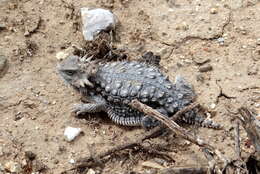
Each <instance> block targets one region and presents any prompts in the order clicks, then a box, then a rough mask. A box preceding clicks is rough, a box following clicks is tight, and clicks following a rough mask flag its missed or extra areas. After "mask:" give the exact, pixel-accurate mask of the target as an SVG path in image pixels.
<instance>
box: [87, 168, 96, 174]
mask: <svg viewBox="0 0 260 174" xmlns="http://www.w3.org/2000/svg"><path fill="white" fill-rule="evenodd" d="M87 174H96V172H95V171H94V170H93V169H91V168H90V169H88V172H87Z"/></svg>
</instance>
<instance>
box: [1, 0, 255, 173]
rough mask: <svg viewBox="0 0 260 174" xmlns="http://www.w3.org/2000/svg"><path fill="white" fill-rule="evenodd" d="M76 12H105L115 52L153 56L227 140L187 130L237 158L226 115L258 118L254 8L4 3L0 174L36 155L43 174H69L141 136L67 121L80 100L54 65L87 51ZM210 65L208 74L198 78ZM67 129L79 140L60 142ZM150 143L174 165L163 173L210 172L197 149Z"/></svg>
mask: <svg viewBox="0 0 260 174" xmlns="http://www.w3.org/2000/svg"><path fill="white" fill-rule="evenodd" d="M81 7H103V8H108V9H111V10H112V11H113V13H114V14H116V15H117V17H118V19H119V21H120V25H119V27H118V29H117V31H116V33H117V35H118V36H119V38H120V41H118V42H117V43H116V45H117V46H118V47H120V48H125V49H126V50H127V51H128V53H129V55H130V56H131V57H130V58H131V59H138V58H139V57H140V56H141V55H142V54H143V52H145V51H147V50H150V51H153V52H155V53H156V54H159V55H160V56H161V57H162V61H161V65H162V67H163V69H164V71H165V73H166V74H167V75H169V77H170V79H171V80H174V77H175V76H176V74H181V75H182V76H184V77H185V78H186V79H188V81H189V82H190V83H191V84H193V85H194V87H195V90H196V93H197V94H198V101H199V102H200V103H201V104H203V105H204V106H206V107H209V108H210V109H211V110H212V111H215V113H216V114H215V116H214V117H213V120H214V121H216V122H219V123H221V124H222V125H223V126H224V130H212V129H207V128H197V127H195V126H185V127H186V128H187V129H189V130H190V131H191V132H193V133H196V134H197V135H198V136H200V137H202V138H204V139H206V140H207V141H208V142H210V143H211V144H213V145H214V146H215V147H217V148H219V149H220V150H221V151H222V152H223V153H224V155H226V156H229V157H230V158H232V157H234V155H235V153H234V133H233V130H234V129H233V128H234V122H232V117H231V116H232V114H231V113H230V112H229V111H228V110H227V108H231V110H235V109H236V108H237V107H239V106H241V105H247V106H249V107H250V108H253V109H255V110H256V112H258V114H260V71H259V68H260V3H259V1H258V0H237V1H231V0H196V1H192V0H161V1H156V0H140V1H134V0H93V1H82V0H0V24H1V25H4V27H3V28H1V27H0V51H1V53H0V54H1V55H4V56H5V57H6V58H7V59H8V63H7V65H8V69H7V71H6V73H5V74H4V75H3V76H2V77H1V79H0V117H1V121H0V164H1V166H2V167H3V166H4V165H5V164H6V162H8V161H16V162H18V163H20V164H22V163H23V159H24V152H25V151H32V152H33V153H35V154H36V155H37V157H36V158H37V160H38V161H39V162H41V163H43V164H45V165H46V166H47V167H48V170H47V171H45V173H55V174H56V173H61V172H62V171H64V170H66V169H69V168H71V167H73V165H72V164H71V163H69V161H70V160H71V159H77V158H79V157H84V156H88V155H90V154H91V153H98V152H101V151H103V150H106V149H108V148H110V147H113V146H114V145H116V144H119V143H123V142H127V141H129V140H130V139H135V138H136V137H138V135H140V134H141V133H142V132H144V130H141V129H138V128H136V129H134V128H131V129H130V128H124V127H120V126H117V125H115V124H113V123H112V122H111V121H110V120H108V119H107V118H106V115H94V116H89V118H88V119H86V120H83V119H77V118H75V117H73V114H71V108H72V105H73V104H74V103H77V102H79V99H80V96H79V95H78V94H77V93H75V92H74V91H73V90H72V89H70V88H68V87H67V86H65V85H64V84H63V82H62V80H61V79H60V77H59V76H58V74H57V72H56V64H57V62H58V60H57V59H56V57H55V55H56V53H57V52H59V51H62V50H64V49H66V48H68V47H69V46H71V45H72V44H74V45H79V46H82V45H83V44H84V41H83V36H82V32H81V27H80V25H79V22H78V21H79V18H78V14H79V9H80V8H81ZM223 41H224V42H223ZM205 61H206V63H205V64H204V65H200V64H202V63H204V62H205ZM209 65H210V66H212V68H213V69H212V70H210V71H208V72H200V69H201V68H202V66H209ZM202 69H203V68H202ZM67 126H73V127H80V128H81V129H82V130H83V132H84V134H83V135H80V136H79V137H78V138H77V139H76V140H75V141H74V142H71V143H69V142H67V141H65V140H64V136H63V132H64V129H65V127H67ZM241 134H242V149H243V156H244V157H245V156H246V155H247V153H249V152H251V151H252V148H251V147H246V146H245V140H246V134H245V132H244V131H243V130H242V133H241ZM150 143H157V144H159V143H164V144H166V145H167V148H169V149H171V150H172V151H171V152H169V153H170V154H171V155H172V157H173V158H174V159H175V163H166V167H167V166H204V165H206V164H207V161H206V160H205V158H204V156H203V154H202V152H201V151H200V150H199V148H198V147H196V146H195V145H192V144H190V143H188V142H187V141H184V140H182V139H181V138H178V137H175V136H172V135H171V136H168V137H163V138H158V139H156V140H151V141H150ZM129 153H130V154H131V152H129ZM128 158H129V159H128ZM152 158H153V157H150V159H152ZM148 159H149V155H148V156H147V155H143V153H141V152H140V153H137V154H134V155H132V156H131V155H130V157H129V156H127V158H126V157H122V158H118V159H115V160H112V161H109V162H108V163H107V164H106V166H105V168H104V169H103V170H102V173H114V174H115V173H130V172H131V171H135V172H139V173H153V172H155V171H154V169H150V168H145V167H143V166H142V165H141V164H142V162H143V161H145V160H148ZM93 169H94V170H95V171H96V173H100V172H101V169H100V168H93ZM0 173H1V171H0Z"/></svg>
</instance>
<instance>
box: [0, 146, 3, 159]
mask: <svg viewBox="0 0 260 174" xmlns="http://www.w3.org/2000/svg"><path fill="white" fill-rule="evenodd" d="M3 155H4V151H3V147H2V146H0V157H1V156H3Z"/></svg>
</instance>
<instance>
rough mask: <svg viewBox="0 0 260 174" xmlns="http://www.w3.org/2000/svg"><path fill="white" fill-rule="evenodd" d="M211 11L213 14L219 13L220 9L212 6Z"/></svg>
mask: <svg viewBox="0 0 260 174" xmlns="http://www.w3.org/2000/svg"><path fill="white" fill-rule="evenodd" d="M210 13H211V14H217V13H218V11H217V9H216V8H211V9H210Z"/></svg>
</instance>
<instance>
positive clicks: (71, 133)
mask: <svg viewBox="0 0 260 174" xmlns="http://www.w3.org/2000/svg"><path fill="white" fill-rule="evenodd" d="M80 132H81V128H74V127H69V126H68V127H66V129H65V131H64V136H65V137H66V140H67V141H72V140H74V139H75V138H76V137H77V136H78V135H79V134H80Z"/></svg>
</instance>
